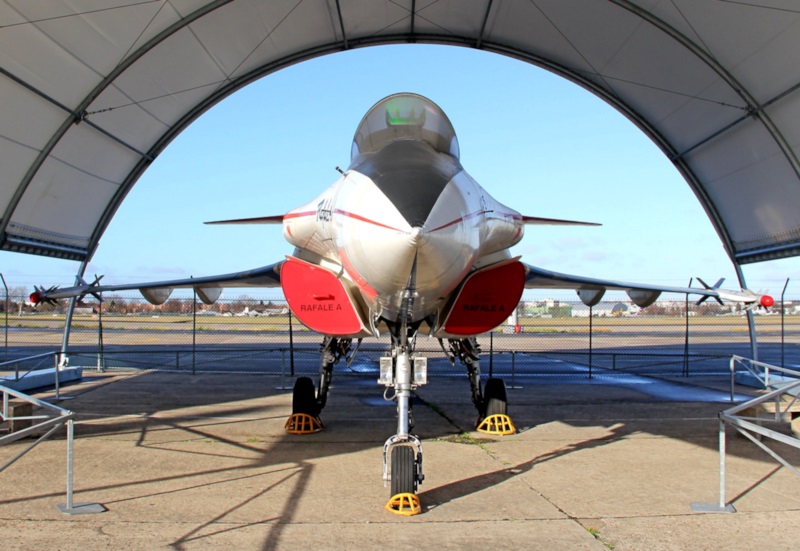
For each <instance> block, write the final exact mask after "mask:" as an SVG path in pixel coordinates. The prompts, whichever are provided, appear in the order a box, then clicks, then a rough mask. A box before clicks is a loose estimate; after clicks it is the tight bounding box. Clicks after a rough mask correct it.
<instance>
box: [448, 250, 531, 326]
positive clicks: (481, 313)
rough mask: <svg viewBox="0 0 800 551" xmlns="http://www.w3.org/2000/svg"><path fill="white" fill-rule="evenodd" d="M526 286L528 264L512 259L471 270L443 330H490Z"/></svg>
mask: <svg viewBox="0 0 800 551" xmlns="http://www.w3.org/2000/svg"><path fill="white" fill-rule="evenodd" d="M524 287H525V268H524V267H523V266H522V264H521V263H519V262H510V263H508V264H503V265H501V266H497V267H496V268H492V267H489V268H486V269H484V270H481V271H479V272H476V273H474V274H472V275H471V276H470V277H469V278H468V279H467V281H466V282H465V283H464V285H463V286H462V287H461V291H460V292H459V294H458V297H457V298H456V302H455V304H453V307H452V308H451V309H450V314H449V315H448V316H447V321H445V323H444V330H445V331H446V332H447V333H450V334H452V335H477V334H478V333H483V332H485V331H491V330H492V329H494V328H495V327H497V326H498V325H500V324H501V323H503V321H504V320H505V319H506V318H508V316H510V315H511V313H512V312H513V311H514V308H516V307H517V305H519V299H520V297H522V290H523V288H524Z"/></svg>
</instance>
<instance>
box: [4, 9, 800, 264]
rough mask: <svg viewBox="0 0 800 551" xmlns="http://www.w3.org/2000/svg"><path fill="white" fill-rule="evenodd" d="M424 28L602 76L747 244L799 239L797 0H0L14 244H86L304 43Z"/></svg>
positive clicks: (598, 83)
mask: <svg viewBox="0 0 800 551" xmlns="http://www.w3.org/2000/svg"><path fill="white" fill-rule="evenodd" d="M407 42H414V43H431V44H450V45H460V46H464V47H469V48H478V49H482V50H486V51H490V52H496V53H500V54H504V55H509V56H512V57H515V58H518V59H521V60H524V61H527V62H530V63H533V64H536V65H539V66H541V67H544V68H546V69H549V70H551V71H554V72H556V73H558V74H560V75H562V76H564V77H566V78H569V79H571V80H572V81H574V82H576V83H578V84H580V85H582V86H585V87H586V88H588V89H590V90H591V91H593V92H594V93H596V94H597V95H599V96H600V97H602V98H603V99H605V100H606V101H608V102H609V103H611V104H612V105H614V106H615V107H616V108H617V109H619V110H620V111H621V112H622V113H624V114H625V115H626V116H628V117H629V118H630V119H631V120H632V121H634V122H635V123H636V124H637V125H638V126H639V127H640V128H641V129H642V130H643V131H644V132H646V133H647V134H648V135H649V136H650V137H651V138H652V139H653V140H654V141H655V142H656V143H657V144H658V145H659V146H660V147H661V149H662V150H663V151H664V153H665V154H666V155H667V156H668V157H669V158H670V159H671V160H672V161H673V162H674V163H675V165H676V167H677V168H678V169H679V170H680V171H681V173H682V174H683V175H684V177H685V178H686V181H687V183H688V184H689V186H691V188H692V189H693V191H694V192H695V194H696V196H697V198H698V200H699V201H700V202H701V203H702V205H703V206H704V208H705V210H706V212H707V214H708V216H709V218H710V219H711V221H712V223H713V224H714V226H715V228H716V229H717V232H718V234H719V236H720V238H721V240H722V242H723V244H724V246H725V247H726V250H727V251H728V253H729V255H730V256H731V258H732V259H733V260H734V261H735V262H737V263H738V264H744V263H747V262H758V261H763V260H769V259H773V258H779V257H785V256H794V255H798V254H800V208H798V206H799V205H800V162H798V146H799V145H800V116H798V115H800V94H798V93H796V92H797V89H798V87H800V56H798V55H796V54H797V52H800V6H798V4H797V3H796V2H795V1H793V0H759V1H758V2H757V3H756V2H748V1H746V0H743V1H736V2H733V1H723V0H669V1H667V0H649V1H648V0H639V1H636V2H633V1H627V0H607V1H604V0H531V1H527V2H523V1H521V0H493V1H492V0H487V1H485V2H477V1H475V2H463V1H452V0H392V1H380V0H271V1H269V2H266V1H260V0H217V1H208V0H0V98H2V110H0V113H1V114H0V167H2V170H0V183H1V184H2V185H0V209H2V219H0V247H1V248H2V249H4V250H10V251H21V252H27V253H33V254H41V255H48V256H57V257H63V258H70V259H74V260H87V259H88V258H90V257H91V255H92V254H93V252H94V249H95V247H96V246H97V243H98V241H99V239H100V237H101V235H102V233H103V231H104V230H105V228H106V227H107V225H108V224H109V222H110V220H111V218H112V216H113V215H114V213H115V211H116V209H117V208H118V207H119V205H120V203H121V202H122V201H123V200H124V199H125V196H126V194H127V193H128V191H129V190H130V189H131V187H132V186H133V185H134V184H135V183H136V181H137V179H138V178H139V177H140V176H141V174H142V173H143V172H144V171H145V170H146V169H147V167H148V166H149V164H150V163H151V162H152V161H153V159H154V158H155V157H157V156H158V154H159V153H160V152H161V151H162V150H163V149H164V147H166V145H167V144H168V143H169V142H170V141H171V140H172V139H173V138H174V137H175V136H176V135H177V134H178V133H180V132H181V131H182V130H183V129H184V128H185V127H186V126H187V125H188V124H190V123H191V122H192V121H193V120H194V119H195V118H196V117H198V116H199V115H200V114H201V113H203V112H204V111H205V110H206V109H208V108H209V107H211V106H212V105H214V104H215V103H217V102H218V101H220V100H222V99H223V98H225V97H226V96H228V95H229V94H231V93H233V92H235V91H236V90H238V89H239V88H241V87H243V86H246V85H247V84H248V83H250V82H252V81H253V80H255V79H258V78H261V77H263V76H264V75H267V74H269V73H271V72H274V71H276V70H279V69H281V68H283V67H286V66H288V65H291V64H293V63H298V62H301V61H303V60H306V59H310V58H313V57H316V56H320V55H324V54H327V53H333V52H338V51H342V50H346V49H350V48H357V47H365V46H370V45H377V44H392V43H407Z"/></svg>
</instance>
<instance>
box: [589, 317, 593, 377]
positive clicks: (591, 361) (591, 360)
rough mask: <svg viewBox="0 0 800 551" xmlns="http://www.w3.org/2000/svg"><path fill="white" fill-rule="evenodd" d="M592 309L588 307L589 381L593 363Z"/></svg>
mask: <svg viewBox="0 0 800 551" xmlns="http://www.w3.org/2000/svg"><path fill="white" fill-rule="evenodd" d="M593 308H594V307H593V306H589V378H590V379H591V378H592V363H593V358H592V326H593V320H592V318H593V317H594V316H593V315H592V311H593Z"/></svg>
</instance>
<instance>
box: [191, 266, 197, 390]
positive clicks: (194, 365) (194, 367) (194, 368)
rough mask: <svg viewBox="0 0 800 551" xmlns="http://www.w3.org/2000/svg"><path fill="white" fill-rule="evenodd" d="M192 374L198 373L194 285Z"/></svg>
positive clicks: (195, 290) (193, 292) (194, 293)
mask: <svg viewBox="0 0 800 551" xmlns="http://www.w3.org/2000/svg"><path fill="white" fill-rule="evenodd" d="M191 277H194V276H191ZM192 375H197V289H195V288H194V287H192Z"/></svg>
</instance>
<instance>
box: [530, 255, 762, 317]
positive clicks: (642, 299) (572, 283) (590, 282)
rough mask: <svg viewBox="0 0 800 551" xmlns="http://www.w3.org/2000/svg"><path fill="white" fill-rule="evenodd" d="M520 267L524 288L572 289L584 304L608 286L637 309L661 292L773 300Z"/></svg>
mask: <svg viewBox="0 0 800 551" xmlns="http://www.w3.org/2000/svg"><path fill="white" fill-rule="evenodd" d="M524 266H525V270H526V274H525V288H526V289H574V290H575V291H576V292H577V293H578V297H580V299H581V302H583V303H584V304H585V305H586V306H594V305H596V304H597V303H598V302H600V299H602V298H603V294H604V293H605V292H606V290H609V289H611V290H614V291H625V292H626V293H627V294H628V297H630V299H631V301H633V303H634V304H636V305H637V306H639V307H641V308H645V307H647V306H650V305H651V304H653V303H654V302H655V301H656V299H657V298H658V297H659V296H660V295H661V293H678V294H686V295H699V296H701V297H704V298H701V301H702V300H705V299H707V298H714V299H717V300H727V301H731V302H738V303H742V304H744V305H746V306H747V307H756V306H764V307H769V306H772V305H773V304H774V302H775V301H774V299H773V298H772V297H771V296H769V295H758V294H756V293H753V292H752V291H749V290H747V289H742V290H739V291H734V290H727V289H719V288H718V286H717V285H715V286H713V287H709V286H707V285H705V284H704V286H705V288H702V289H701V288H699V287H666V286H660V285H650V284H646V283H629V282H625V281H614V280H607V279H595V278H590V277H583V276H576V275H571V274H562V273H559V272H552V271H550V270H545V269H543V268H538V267H536V266H531V265H530V264H524ZM701 282H702V280H701Z"/></svg>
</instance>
